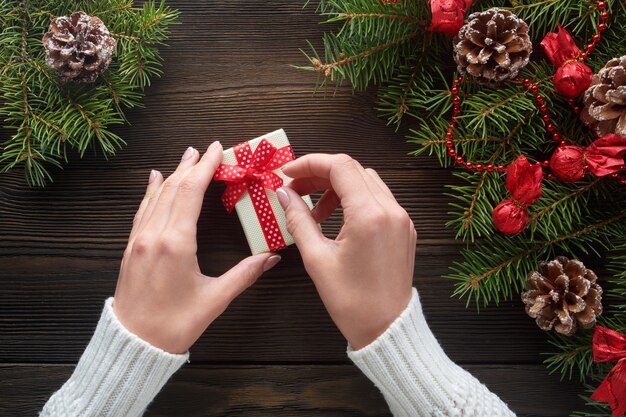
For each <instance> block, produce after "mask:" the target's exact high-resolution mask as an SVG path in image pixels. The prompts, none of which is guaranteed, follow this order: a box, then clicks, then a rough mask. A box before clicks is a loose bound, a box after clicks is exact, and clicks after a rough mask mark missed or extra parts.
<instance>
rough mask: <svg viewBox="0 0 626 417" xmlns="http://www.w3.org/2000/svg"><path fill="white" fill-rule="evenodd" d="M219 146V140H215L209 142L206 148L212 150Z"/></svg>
mask: <svg viewBox="0 0 626 417" xmlns="http://www.w3.org/2000/svg"><path fill="white" fill-rule="evenodd" d="M219 146H220V141H219V140H216V141H215V142H213V143H212V144H211V146H209V149H207V151H214V150H216V149H217V148H218V147H219Z"/></svg>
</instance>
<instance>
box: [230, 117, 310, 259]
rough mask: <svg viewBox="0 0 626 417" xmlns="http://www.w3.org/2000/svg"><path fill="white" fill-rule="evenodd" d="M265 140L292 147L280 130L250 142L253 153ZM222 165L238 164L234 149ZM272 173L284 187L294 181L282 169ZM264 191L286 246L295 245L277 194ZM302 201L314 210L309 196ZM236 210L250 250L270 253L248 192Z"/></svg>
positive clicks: (236, 206) (277, 145)
mask: <svg viewBox="0 0 626 417" xmlns="http://www.w3.org/2000/svg"><path fill="white" fill-rule="evenodd" d="M263 139H266V140H267V141H269V142H270V143H271V144H272V145H274V146H275V147H276V148H278V149H279V148H282V147H284V146H289V145H290V143H289V139H287V135H286V134H285V131H284V130H283V129H279V130H276V131H274V132H272V133H268V134H267V135H263V136H260V137H258V138H256V139H252V140H250V141H248V144H249V145H250V148H251V149H252V152H254V151H255V150H256V148H257V146H258V145H259V143H260V142H261V141H262V140H263ZM222 163H223V164H226V165H237V164H238V162H237V157H236V156H235V151H234V149H233V148H230V149H226V150H225V151H224V156H223V158H222ZM272 172H274V173H275V174H276V175H278V176H279V177H280V178H282V180H283V186H285V185H287V184H289V183H290V182H291V180H292V179H291V178H290V177H288V176H286V175H285V174H284V173H283V171H282V169H281V168H280V167H279V168H276V169H274V170H273V171H272ZM264 191H265V193H266V194H267V197H268V200H269V203H270V206H271V208H272V211H273V214H274V216H275V217H276V221H277V223H278V227H279V228H280V232H281V233H282V236H283V240H284V241H285V244H286V245H287V246H288V245H292V244H293V243H294V240H293V237H292V236H291V235H290V234H289V232H288V231H287V218H286V217H285V212H284V210H283V209H282V207H281V206H280V203H279V202H278V197H277V196H276V192H275V191H273V190H271V189H269V188H264ZM302 199H303V200H304V202H305V203H306V204H307V205H308V206H309V208H313V202H312V201H311V198H310V197H309V196H308V195H307V196H303V197H302ZM235 210H236V211H237V216H239V221H240V222H241V226H242V227H243V231H244V233H245V235H246V239H247V240H248V244H249V245H250V249H251V250H252V254H257V253H261V252H269V251H270V246H269V245H268V243H267V241H266V239H265V234H264V233H263V227H262V226H261V222H260V221H259V217H258V215H257V213H256V211H255V210H254V205H253V203H252V199H251V197H250V193H249V191H248V190H246V191H244V193H243V194H242V196H241V198H240V199H239V201H237V204H236V205H235Z"/></svg>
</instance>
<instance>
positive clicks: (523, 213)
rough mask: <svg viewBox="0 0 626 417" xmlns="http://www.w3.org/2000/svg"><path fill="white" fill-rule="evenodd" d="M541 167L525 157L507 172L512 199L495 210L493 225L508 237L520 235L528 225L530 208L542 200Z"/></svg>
mask: <svg viewBox="0 0 626 417" xmlns="http://www.w3.org/2000/svg"><path fill="white" fill-rule="evenodd" d="M542 180H543V171H542V169H541V165H539V164H536V165H532V164H531V163H530V162H528V160H527V159H526V157H525V156H524V155H522V156H520V157H519V158H517V159H516V160H515V162H513V163H512V164H511V165H509V167H508V168H507V171H506V188H507V189H508V190H509V193H511V197H510V198H507V199H506V200H504V201H502V202H501V203H500V204H498V206H497V207H496V208H495V209H494V210H493V213H492V218H493V223H494V224H495V226H496V229H498V230H499V231H500V232H502V233H505V234H507V235H514V234H517V233H520V232H521V231H523V230H524V228H526V225H527V224H528V206H530V205H531V204H533V203H534V202H535V201H537V200H538V199H539V198H541V181H542Z"/></svg>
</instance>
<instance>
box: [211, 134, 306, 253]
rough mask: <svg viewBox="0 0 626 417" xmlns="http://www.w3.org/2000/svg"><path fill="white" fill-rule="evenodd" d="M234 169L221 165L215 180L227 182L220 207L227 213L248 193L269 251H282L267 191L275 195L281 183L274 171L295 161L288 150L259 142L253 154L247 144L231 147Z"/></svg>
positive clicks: (283, 241)
mask: <svg viewBox="0 0 626 417" xmlns="http://www.w3.org/2000/svg"><path fill="white" fill-rule="evenodd" d="M233 151H234V153H235V157H236V158H237V165H227V164H220V165H219V166H218V167H217V171H216V173H215V176H214V177H213V178H214V179H216V180H218V181H225V182H226V190H224V194H222V203H223V204H224V207H226V210H228V212H229V213H230V212H232V210H233V208H234V207H235V205H236V204H237V202H238V201H239V199H240V198H241V196H242V195H243V194H244V193H245V192H246V190H248V193H249V194H250V200H252V205H253V207H254V211H255V213H256V215H257V218H258V219H259V224H260V225H261V229H262V230H263V235H264V237H265V241H266V242H267V246H268V247H269V250H270V251H274V250H277V249H280V248H283V247H285V245H286V244H285V240H284V238H283V235H282V233H281V231H280V227H279V225H278V221H277V220H276V216H275V215H274V211H273V209H272V206H271V204H270V200H269V198H268V196H267V192H266V191H265V189H266V188H268V189H270V190H272V191H276V190H277V189H278V188H279V187H281V186H282V185H283V179H282V178H281V177H279V176H278V175H277V174H276V173H275V172H273V170H275V169H276V168H279V167H281V166H283V165H284V164H286V163H287V162H289V161H293V160H294V159H295V157H294V155H293V150H292V149H291V146H284V147H282V148H279V149H278V148H276V147H275V146H274V145H272V143H271V142H270V141H268V140H267V139H263V140H261V142H259V144H258V146H257V147H256V149H255V150H254V152H252V148H251V147H250V144H249V143H248V142H243V143H240V144H239V145H237V146H234V147H233Z"/></svg>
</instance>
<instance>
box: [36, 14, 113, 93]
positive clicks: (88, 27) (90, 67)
mask: <svg viewBox="0 0 626 417" xmlns="http://www.w3.org/2000/svg"><path fill="white" fill-rule="evenodd" d="M43 45H44V47H45V48H46V64H47V65H48V66H49V67H50V68H53V69H55V70H57V72H58V74H59V77H60V78H61V79H63V80H69V81H77V82H93V81H95V80H96V78H98V76H99V75H100V74H102V73H103V72H104V71H105V70H106V69H107V68H108V67H109V64H110V63H111V58H113V53H114V52H115V46H116V45H117V42H116V41H115V39H114V38H112V37H111V35H110V34H109V30H108V29H107V28H106V26H104V23H102V20H100V19H99V18H98V17H96V16H93V17H91V16H89V15H87V14H86V13H85V12H75V13H72V15H71V16H69V17H68V16H61V17H55V18H54V19H52V22H50V31H49V32H46V34H45V35H43Z"/></svg>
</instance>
